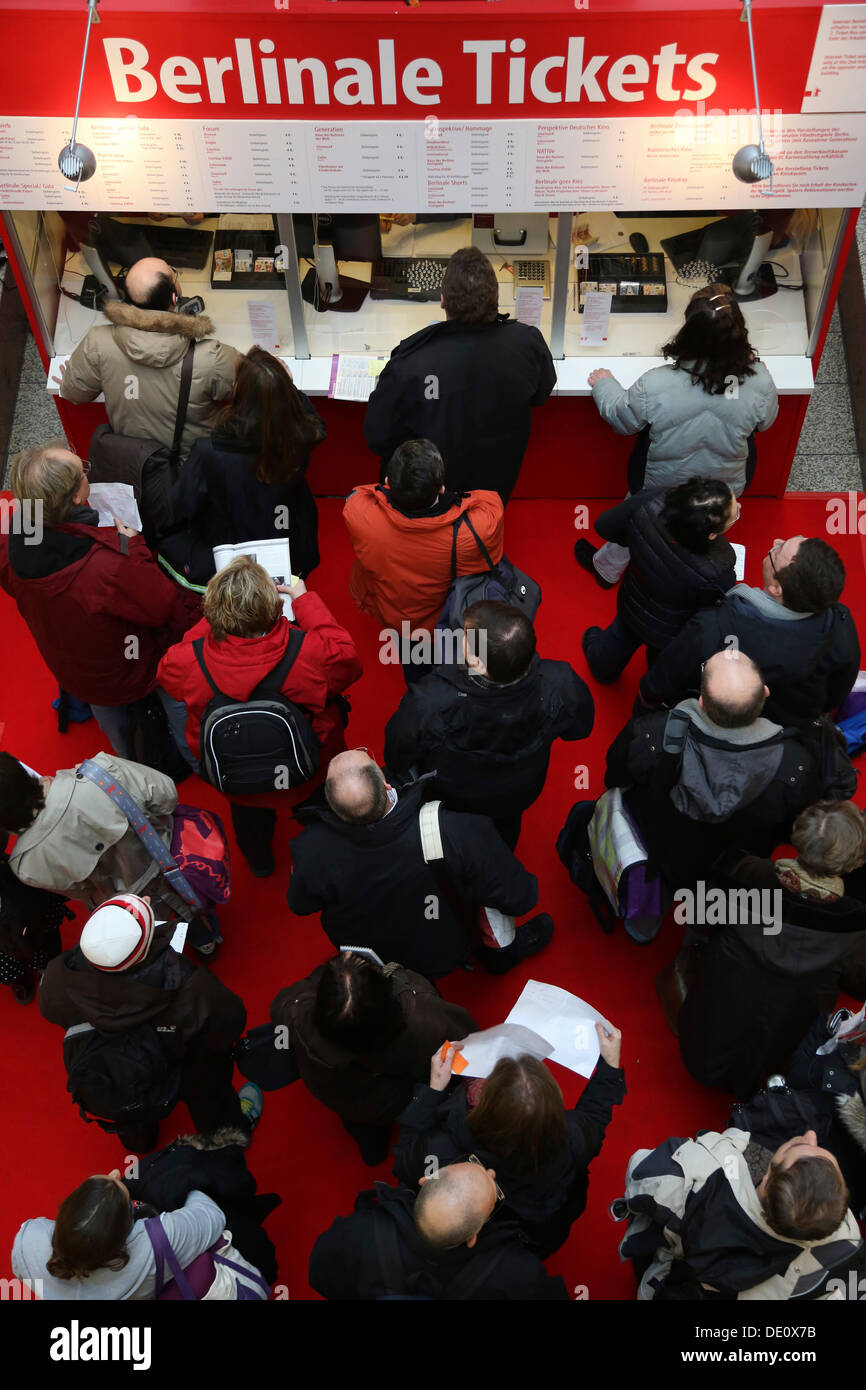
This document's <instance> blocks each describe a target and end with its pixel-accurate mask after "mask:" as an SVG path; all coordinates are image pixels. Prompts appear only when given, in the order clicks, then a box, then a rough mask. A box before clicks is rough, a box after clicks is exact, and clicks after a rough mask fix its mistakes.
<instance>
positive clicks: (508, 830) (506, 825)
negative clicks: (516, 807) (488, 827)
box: [493, 812, 523, 853]
mask: <svg viewBox="0 0 866 1390" xmlns="http://www.w3.org/2000/svg"><path fill="white" fill-rule="evenodd" d="M522 823H523V813H522V812H518V814H517V815H516V816H497V817H494V820H493V824H494V825H495V826H496V829H497V830H498V831H499V833H500V835H501V836H502V838H503V840H504V841H505V843H506V844H507V846H508V848H509V849H510V850H511V851H512V853H513V852H514V850H515V848H516V846H517V841H518V840H519V839H520V827H521V825H522Z"/></svg>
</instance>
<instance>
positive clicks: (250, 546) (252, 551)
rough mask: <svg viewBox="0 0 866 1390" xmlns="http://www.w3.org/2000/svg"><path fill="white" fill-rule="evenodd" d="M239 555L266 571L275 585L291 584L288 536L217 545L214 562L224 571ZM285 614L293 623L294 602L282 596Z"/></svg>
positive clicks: (284, 595) (285, 595) (214, 551)
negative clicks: (247, 557)
mask: <svg viewBox="0 0 866 1390" xmlns="http://www.w3.org/2000/svg"><path fill="white" fill-rule="evenodd" d="M239 555H249V557H250V559H251V560H255V562H256V564H258V565H261V567H262V569H266V570H267V572H268V574H269V575H270V576H271V578H272V579H273V581H274V583H275V584H291V582H292V559H291V555H290V553H289V538H288V536H277V537H274V538H272V539H270V540H264V541H238V543H237V545H215V546H214V548H213V560H214V564H215V565H216V567H217V569H218V570H224V569H225V567H226V565H230V564H231V562H232V560H236V559H237V558H238V556H239ZM281 598H282V600H283V612H284V613H285V615H286V617H287V618H288V620H289V622H291V621H292V617H293V614H292V600H291V599H290V598H289V596H288V594H282V595H281Z"/></svg>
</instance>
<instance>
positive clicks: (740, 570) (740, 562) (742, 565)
mask: <svg viewBox="0 0 866 1390" xmlns="http://www.w3.org/2000/svg"><path fill="white" fill-rule="evenodd" d="M731 549H732V550H733V552H734V555H735V557H736V558H735V560H734V574H735V576H736V579H737V583H738V584H742V582H743V580H744V579H745V577H746V547H745V546H744V545H737V542H736V541H731Z"/></svg>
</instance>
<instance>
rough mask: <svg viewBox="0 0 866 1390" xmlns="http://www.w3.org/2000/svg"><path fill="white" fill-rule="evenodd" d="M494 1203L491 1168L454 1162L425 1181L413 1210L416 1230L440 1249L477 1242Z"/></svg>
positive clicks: (494, 1190)
mask: <svg viewBox="0 0 866 1390" xmlns="http://www.w3.org/2000/svg"><path fill="white" fill-rule="evenodd" d="M495 1206H496V1182H495V1179H494V1177H493V1174H492V1172H491V1171H489V1170H488V1169H486V1168H482V1167H480V1166H479V1165H478V1164H476V1163H451V1164H449V1166H448V1167H447V1168H440V1170H439V1175H438V1177H435V1178H428V1179H427V1181H426V1182H424V1183H422V1185H421V1187H420V1189H419V1191H418V1196H417V1197H416V1198H415V1207H414V1211H413V1215H414V1219H415V1229H416V1230H417V1232H418V1234H419V1235H421V1236H423V1238H424V1240H426V1241H427V1242H428V1244H429V1245H432V1246H434V1247H435V1248H436V1249H437V1250H454V1249H456V1248H457V1246H458V1245H474V1244H475V1238H476V1236H477V1235H478V1232H479V1231H480V1230H481V1227H482V1226H483V1225H484V1223H485V1221H487V1220H489V1218H490V1216H491V1215H492V1213H493V1208H494V1207H495Z"/></svg>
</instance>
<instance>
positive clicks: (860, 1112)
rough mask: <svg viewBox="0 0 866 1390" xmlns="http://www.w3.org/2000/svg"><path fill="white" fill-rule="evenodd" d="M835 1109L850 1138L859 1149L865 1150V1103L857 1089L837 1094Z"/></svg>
mask: <svg viewBox="0 0 866 1390" xmlns="http://www.w3.org/2000/svg"><path fill="white" fill-rule="evenodd" d="M836 1110H837V1112H838V1115H839V1119H840V1120H841V1121H842V1124H843V1125H844V1126H845V1128H846V1129H847V1131H848V1133H849V1134H850V1135H851V1138H852V1139H853V1140H854V1142H855V1143H856V1144H859V1146H860V1148H861V1149H864V1150H866V1105H864V1104H863V1097H862V1096H861V1095H860V1093H859V1091H854V1092H853V1093H852V1094H851V1095H838V1096H837V1097H836Z"/></svg>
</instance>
